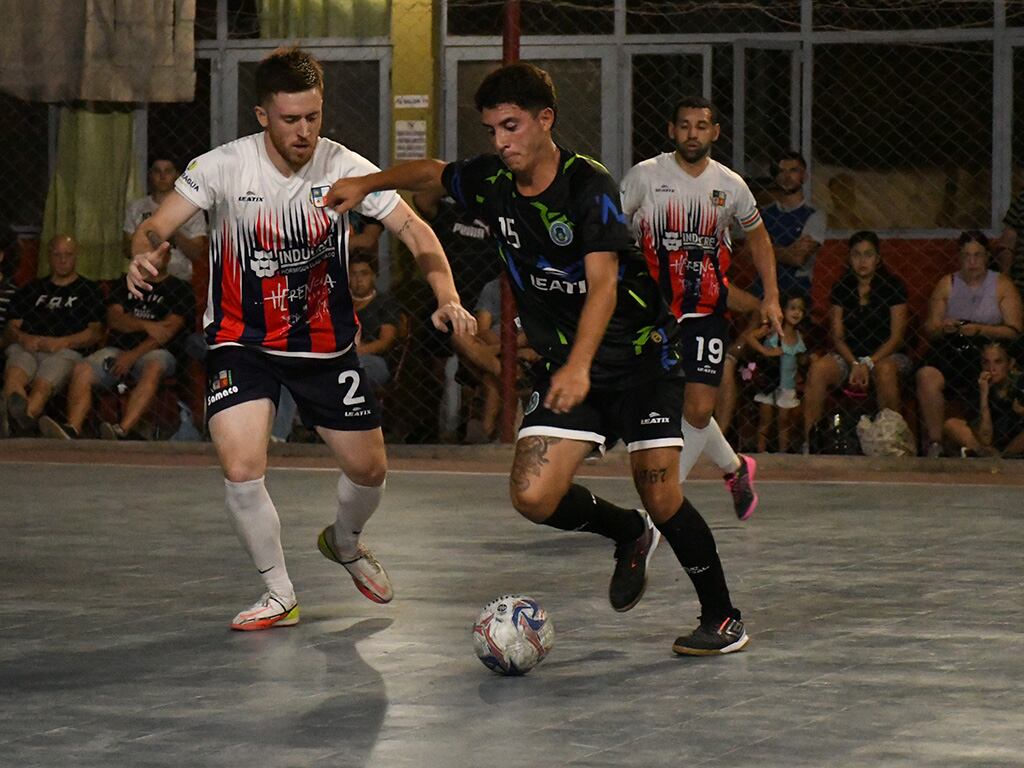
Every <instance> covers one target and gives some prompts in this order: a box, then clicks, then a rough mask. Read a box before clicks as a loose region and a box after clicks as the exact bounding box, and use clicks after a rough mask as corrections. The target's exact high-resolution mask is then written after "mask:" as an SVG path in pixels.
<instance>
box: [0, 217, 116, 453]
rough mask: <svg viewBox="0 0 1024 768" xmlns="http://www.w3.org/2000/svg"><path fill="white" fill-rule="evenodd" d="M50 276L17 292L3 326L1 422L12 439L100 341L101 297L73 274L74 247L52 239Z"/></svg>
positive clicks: (30, 428)
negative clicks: (4, 357) (3, 414)
mask: <svg viewBox="0 0 1024 768" xmlns="http://www.w3.org/2000/svg"><path fill="white" fill-rule="evenodd" d="M48 251H49V258H50V274H49V276H48V277H45V278H42V279H39V280H33V281H32V282H31V283H28V284H27V285H25V286H24V287H23V288H22V289H21V290H19V291H18V292H17V293H16V294H15V296H14V300H13V302H12V303H11V312H10V316H9V318H8V321H7V328H6V332H7V337H8V339H9V340H10V342H11V345H10V346H9V347H8V348H7V366H6V368H5V369H4V400H5V405H6V417H7V418H5V419H4V420H3V421H4V424H7V423H8V420H9V424H10V432H11V433H12V434H21V435H31V434H35V432H36V422H37V421H38V420H39V416H40V415H41V414H42V413H43V409H44V408H45V407H46V403H47V401H49V399H50V398H51V397H52V396H53V395H54V394H56V393H58V392H60V391H61V390H62V389H63V388H64V385H65V384H66V383H67V381H68V378H69V377H70V376H71V370H72V369H73V368H74V367H75V363H77V362H78V361H80V360H81V359H82V354H81V352H82V351H84V350H89V349H91V348H93V347H95V346H96V345H97V344H98V343H99V342H100V339H102V338H103V326H102V322H101V321H102V319H103V294H102V292H101V291H100V287H99V286H98V285H97V284H96V283H94V282H93V281H92V280H86V279H85V278H84V277H81V276H80V275H79V274H78V273H77V272H76V271H75V262H76V257H77V254H78V244H77V243H76V242H75V240H74V239H73V238H71V237H69V236H68V235H57V236H56V237H54V238H53V239H52V240H51V241H50V243H49V246H48Z"/></svg>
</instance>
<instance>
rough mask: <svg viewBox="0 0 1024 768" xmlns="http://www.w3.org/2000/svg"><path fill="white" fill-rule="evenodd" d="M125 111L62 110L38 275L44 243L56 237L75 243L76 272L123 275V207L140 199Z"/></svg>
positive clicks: (44, 265)
mask: <svg viewBox="0 0 1024 768" xmlns="http://www.w3.org/2000/svg"><path fill="white" fill-rule="evenodd" d="M142 194H143V190H141V189H139V186H138V182H137V173H136V162H135V155H134V152H133V147H132V113H131V111H130V110H129V109H127V108H121V107H113V106H112V107H110V108H97V109H86V108H72V107H63V108H62V109H61V111H60V131H59V133H58V137H57V168H56V172H55V173H54V176H53V179H52V180H51V181H50V189H49V191H48V193H47V195H46V211H45V213H44V214H43V240H42V248H41V249H40V254H39V274H40V275H44V274H46V273H47V272H49V268H50V266H49V263H48V260H47V257H46V253H45V248H46V243H48V242H49V241H50V238H51V237H53V236H54V235H60V234H67V235H71V236H72V237H74V238H75V239H76V240H77V241H78V272H79V274H81V275H84V276H85V277H88V278H91V279H93V280H112V279H114V278H117V277H120V276H121V275H122V274H124V270H125V266H126V263H125V258H124V245H123V243H124V240H123V238H124V235H123V232H122V226H123V224H124V207H125V202H126V200H131V199H134V198H136V197H141V196H142Z"/></svg>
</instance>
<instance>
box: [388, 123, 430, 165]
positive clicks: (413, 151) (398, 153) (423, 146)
mask: <svg viewBox="0 0 1024 768" xmlns="http://www.w3.org/2000/svg"><path fill="white" fill-rule="evenodd" d="M426 156H427V121H426V120H396V121H395V160H419V159H420V158H423V157H426Z"/></svg>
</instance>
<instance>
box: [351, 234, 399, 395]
mask: <svg viewBox="0 0 1024 768" xmlns="http://www.w3.org/2000/svg"><path fill="white" fill-rule="evenodd" d="M348 285H349V291H350V292H351V293H352V306H353V307H355V310H356V317H358V318H359V334H358V336H357V337H356V354H357V355H359V364H360V365H362V366H363V371H365V372H366V378H367V379H369V381H370V384H371V385H373V387H374V388H376V389H379V388H380V387H383V386H384V385H385V384H387V383H388V382H389V381H391V371H390V369H389V368H388V361H387V359H386V357H385V355H387V353H388V352H389V351H390V350H391V348H392V347H394V346H395V342H397V341H398V325H399V322H400V314H401V313H400V311H399V309H398V305H397V304H396V303H395V301H394V299H392V298H391V297H390V296H389V295H388V294H386V293H377V270H376V269H374V267H373V262H372V259H371V257H370V256H369V255H367V254H366V253H358V254H351V255H350V256H349V260H348Z"/></svg>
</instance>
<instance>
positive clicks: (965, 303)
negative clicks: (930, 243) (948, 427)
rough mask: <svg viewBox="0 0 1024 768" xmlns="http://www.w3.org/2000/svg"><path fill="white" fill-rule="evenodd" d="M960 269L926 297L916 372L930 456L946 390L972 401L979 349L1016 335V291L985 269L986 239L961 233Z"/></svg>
mask: <svg viewBox="0 0 1024 768" xmlns="http://www.w3.org/2000/svg"><path fill="white" fill-rule="evenodd" d="M957 242H958V243H959V244H960V268H959V270H957V271H956V272H954V273H953V274H951V275H946V276H944V277H942V278H940V280H939V282H938V284H937V285H936V286H935V290H933V291H932V295H931V298H930V299H929V300H928V319H927V320H926V321H925V324H924V332H925V334H926V335H927V336H928V338H929V339H930V340H931V350H930V352H929V354H928V357H927V359H926V361H925V364H924V365H923V366H921V368H920V369H919V370H918V372H917V402H918V406H919V408H920V411H921V425H922V443H923V447H924V449H925V453H926V455H928V456H941V455H942V445H941V443H940V442H939V441H940V440H941V439H942V426H943V422H944V421H945V416H946V394H947V393H948V394H953V395H955V396H956V397H958V398H959V399H961V400H967V401H970V400H974V398H975V391H976V390H975V387H976V386H977V371H978V368H979V366H980V358H981V348H982V347H983V346H984V345H985V344H986V343H987V342H988V341H993V340H997V341H1002V342H1004V343H1005V344H1007V345H1010V344H1012V343H1013V342H1014V341H1015V340H1016V339H1017V337H1018V336H1019V335H1020V332H1021V326H1022V322H1024V318H1022V316H1021V299H1020V294H1019V293H1018V292H1017V289H1016V288H1015V287H1014V285H1013V283H1012V282H1011V281H1010V278H1008V277H1007V276H1006V275H1001V274H999V273H998V272H994V271H992V270H990V269H988V259H989V249H988V238H987V237H985V235H984V234H982V233H981V232H977V231H971V232H964V233H963V234H961V235H960V238H959V240H958V241H957Z"/></svg>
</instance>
